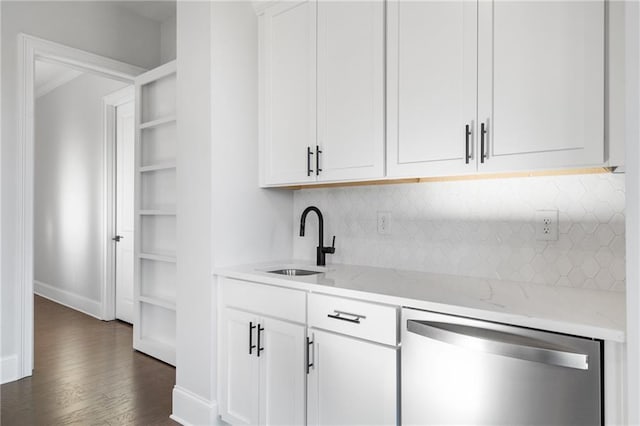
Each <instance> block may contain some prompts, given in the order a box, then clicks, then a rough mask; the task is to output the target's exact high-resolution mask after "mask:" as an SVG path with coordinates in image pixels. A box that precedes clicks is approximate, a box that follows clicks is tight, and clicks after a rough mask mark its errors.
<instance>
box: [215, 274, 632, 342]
mask: <svg viewBox="0 0 640 426" xmlns="http://www.w3.org/2000/svg"><path fill="white" fill-rule="evenodd" d="M290 267H297V268H301V269H308V270H316V271H322V272H321V273H320V274H317V275H307V276H296V277H289V276H282V275H276V274H273V273H269V272H267V271H271V270H274V269H283V268H290ZM214 273H215V274H216V275H220V276H225V277H230V278H237V279H242V280H248V281H253V282H261V283H265V284H270V285H276V286H281V287H288V288H292V289H299V290H305V291H310V292H317V293H324V294H333V295H337V296H343V297H351V298H357V299H363V300H368V301H372V302H377V303H386V304H392V305H399V306H406V307H412V308H416V309H424V310H429V311H435V312H441V313H446V314H453V315H460V316H467V317H473V318H477V319H483V320H488V321H495V322H501V323H507V324H513V325H519V326H523V327H530V328H536V329H541V330H548V331H555V332H559V333H566V334H572V335H577V336H585V337H591V338H597V339H603V340H610V341H616V342H624V340H625V321H626V319H625V294H624V293H621V292H607V291H596V290H584V289H574V288H568V287H553V286H545V285H538V284H529V283H520V282H513V281H502V280H498V279H486V278H471V277H461V276H455V275H442V274H432V273H427V272H417V271H403V270H398V269H389V268H375V267H370V266H354V265H339V264H332V265H328V266H327V267H316V266H312V265H310V264H309V263H308V262H296V261H283V262H269V263H262V264H253V265H244V266H238V267H231V268H220V269H217V270H215V271H214Z"/></svg>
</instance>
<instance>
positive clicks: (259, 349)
mask: <svg viewBox="0 0 640 426" xmlns="http://www.w3.org/2000/svg"><path fill="white" fill-rule="evenodd" d="M263 331H264V327H262V326H261V325H260V324H258V357H260V351H264V348H263V347H262V346H260V334H261V333H262V332H263Z"/></svg>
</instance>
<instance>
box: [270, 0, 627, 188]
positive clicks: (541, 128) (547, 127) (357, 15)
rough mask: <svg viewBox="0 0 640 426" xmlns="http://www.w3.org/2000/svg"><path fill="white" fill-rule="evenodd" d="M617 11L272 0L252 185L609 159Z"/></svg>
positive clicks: (598, 6)
mask: <svg viewBox="0 0 640 426" xmlns="http://www.w3.org/2000/svg"><path fill="white" fill-rule="evenodd" d="M616 16H617V15H616ZM616 19H617V21H616ZM619 20H620V19H619V18H616V17H615V16H614V17H613V18H612V17H611V16H607V15H606V14H605V4H604V0H566V1H563V0H558V1H530V0H523V1H490V0H486V1H485V0H483V1H466V0H451V1H428V0H423V1H411V0H387V1H317V0H309V1H303V2H278V3H275V4H274V5H273V6H270V7H267V8H266V10H265V11H263V12H261V17H260V23H261V38H260V43H261V46H260V52H261V61H260V63H261V70H260V82H261V108H260V111H261V130H260V139H261V143H260V157H261V168H262V170H261V184H262V185H263V186H283V185H294V184H305V183H316V182H341V181H352V180H361V181H362V180H372V179H377V178H383V177H386V178H403V177H429V176H455V175H463V174H471V173H478V172H480V173H487V172H504V171H528V170H539V169H554V168H555V169H559V168H572V167H573V168H575V167H589V166H603V165H613V166H616V165H619V164H613V163H612V160H611V159H610V158H606V157H607V155H606V154H607V152H606V150H607V149H608V150H609V153H610V154H611V153H614V154H615V152H619V149H618V146H619V144H620V142H621V141H622V140H623V139H624V138H622V137H619V136H618V137H617V138H616V139H617V141H611V140H609V141H608V142H605V138H610V135H611V134H614V135H618V134H619V131H618V130H619V128H620V118H619V117H620V116H621V115H622V113H621V112H620V111H619V110H615V108H614V109H613V110H612V109H611V108H610V107H609V114H610V115H611V116H612V118H611V119H610V122H609V129H608V130H607V131H608V133H607V134H605V125H604V121H605V120H604V118H605V108H606V105H605V29H606V28H605V21H607V22H608V24H607V25H608V30H607V31H608V34H609V39H610V40H609V41H610V43H611V40H612V34H613V35H615V32H614V31H612V28H615V25H617V24H616V23H617V22H618V21H619ZM613 40H617V39H615V37H613ZM618 43H620V42H618ZM618 47H619V46H618ZM616 52H617V50H616V46H615V45H610V46H609V67H610V70H613V71H615V70H616V69H617V68H616V66H619V59H618V58H617V56H616V55H617V54H616ZM612 58H613V59H612ZM385 64H386V68H385ZM612 88H613V89H612ZM607 90H609V91H610V93H609V98H608V102H609V105H611V99H619V95H616V93H617V92H616V91H620V90H621V89H620V84H619V83H615V82H614V83H611V82H610V83H609V87H608V89H607ZM612 90H613V91H612ZM615 96H618V98H616V97H615ZM385 108H386V110H385ZM616 114H617V115H616ZM611 129H613V132H612V131H611ZM616 132H618V133H616ZM612 143H613V144H616V143H617V144H618V145H615V146H614V145H612ZM607 144H608V145H607ZM612 146H613V147H612ZM616 155H617V154H615V155H613V157H616ZM610 157H611V155H610ZM617 157H618V159H615V160H614V162H615V161H618V162H619V157H620V156H619V155H617Z"/></svg>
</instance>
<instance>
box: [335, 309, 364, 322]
mask: <svg viewBox="0 0 640 426" xmlns="http://www.w3.org/2000/svg"><path fill="white" fill-rule="evenodd" d="M343 315H346V316H347V317H353V318H346V317H344V316H343ZM327 317H329V318H332V319H337V320H340V321H347V322H352V323H354V324H360V320H361V319H365V318H367V317H365V316H364V315H358V314H350V313H349V312H343V311H336V310H334V311H333V314H327Z"/></svg>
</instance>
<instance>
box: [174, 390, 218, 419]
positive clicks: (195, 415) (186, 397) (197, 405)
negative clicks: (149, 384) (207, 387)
mask: <svg viewBox="0 0 640 426" xmlns="http://www.w3.org/2000/svg"><path fill="white" fill-rule="evenodd" d="M169 417H171V419H173V420H175V421H176V422H178V423H180V424H182V425H185V426H190V425H222V424H224V423H222V421H221V420H220V417H219V416H218V403H217V402H216V401H208V400H206V399H204V398H202V397H201V396H199V395H196V394H195V393H193V392H191V391H189V390H187V389H185V388H183V387H180V386H178V385H176V386H174V387H173V413H172V414H171V416H169Z"/></svg>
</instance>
